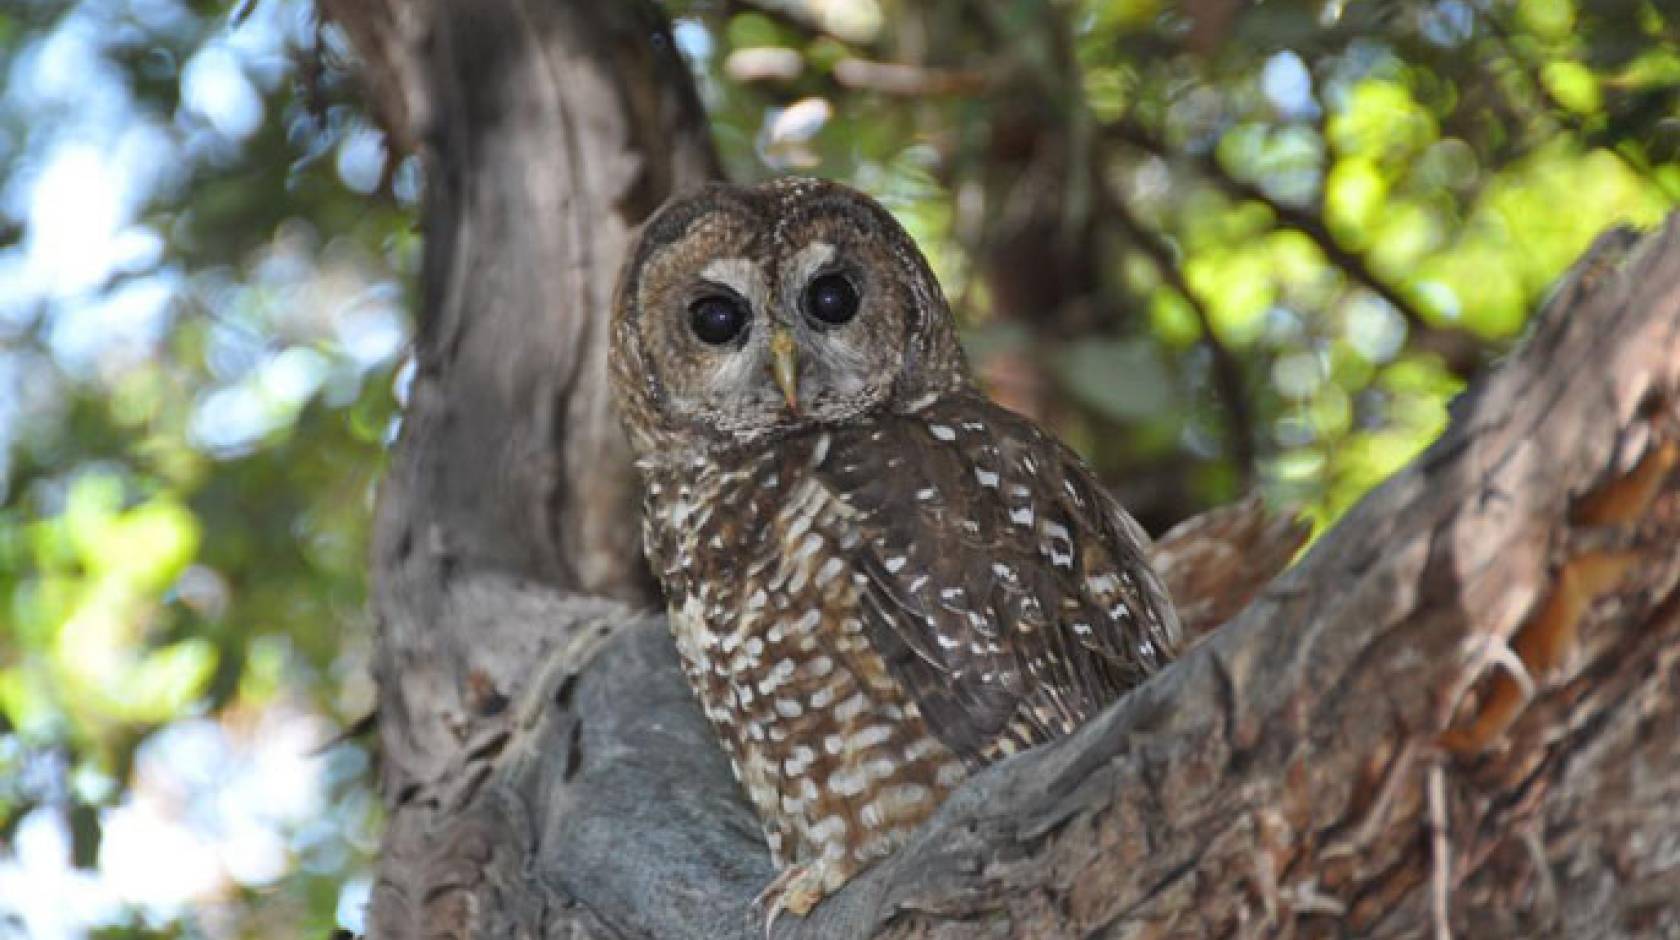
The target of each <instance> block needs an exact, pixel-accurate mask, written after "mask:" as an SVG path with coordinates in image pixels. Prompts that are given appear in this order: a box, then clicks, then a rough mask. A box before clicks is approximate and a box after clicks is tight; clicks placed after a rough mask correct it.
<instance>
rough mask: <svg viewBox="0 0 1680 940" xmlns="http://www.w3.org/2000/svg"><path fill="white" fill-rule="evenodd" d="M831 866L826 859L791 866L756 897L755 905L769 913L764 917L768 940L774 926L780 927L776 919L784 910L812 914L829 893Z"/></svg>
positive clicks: (797, 914) (765, 933) (802, 915)
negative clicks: (828, 884) (828, 879)
mask: <svg viewBox="0 0 1680 940" xmlns="http://www.w3.org/2000/svg"><path fill="white" fill-rule="evenodd" d="M827 868H828V866H827V865H826V864H825V863H824V862H823V861H822V860H820V859H819V860H818V861H814V862H807V863H805V864H803V865H789V866H788V867H786V868H784V869H782V873H781V874H779V875H777V876H776V880H775V881H772V882H770V885H769V887H766V888H765V889H764V890H763V891H761V892H759V895H758V897H757V898H754V899H753V906H754V907H756V908H759V909H760V910H762V911H764V912H765V913H766V915H768V916H766V918H765V920H764V936H765V938H766V940H768V938H769V936H770V930H771V928H773V927H775V926H776V918H777V917H780V916H781V915H782V912H783V911H787V912H788V913H790V914H794V915H796V916H798V917H804V916H805V915H806V914H809V913H811V908H813V907H816V906H817V902H818V901H821V900H822V899H823V898H825V897H827V896H828V892H829V887H828V886H827V885H825V884H824V882H825V881H827V876H828V871H827Z"/></svg>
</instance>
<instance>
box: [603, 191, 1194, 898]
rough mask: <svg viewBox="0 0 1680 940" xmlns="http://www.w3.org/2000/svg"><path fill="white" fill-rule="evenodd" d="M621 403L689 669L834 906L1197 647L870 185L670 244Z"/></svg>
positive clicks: (739, 204)
mask: <svg viewBox="0 0 1680 940" xmlns="http://www.w3.org/2000/svg"><path fill="white" fill-rule="evenodd" d="M614 308H615V309H614V315H613V324H612V330H613V336H612V352H611V370H612V383H613V389H614V394H615V395H616V398H617V403H618V406H619V410H620V413H621V415H622V417H623V420H624V423H625V427H626V430H627V431H628V434H629V437H630V440H631V442H632V447H633V450H634V452H635V454H636V457H637V466H638V467H639V469H640V472H641V475H642V479H643V484H644V491H645V502H644V516H643V524H644V538H645V542H646V549H647V556H648V559H649V561H650V562H651V564H652V566H653V569H654V572H655V573H656V574H657V575H658V577H659V578H660V580H661V581H662V583H663V585H664V588H665V592H666V597H667V600H668V603H669V610H670V623H671V629H672V632H673V634H674V636H675V639H676V645H677V649H678V652H679V653H680V656H681V660H682V666H683V670H684V672H685V674H686V676H687V678H688V681H689V683H690V684H691V685H692V686H693V689H694V692H695V694H696V695H697V696H698V698H699V701H700V704H701V706H702V708H703V709H704V711H705V713H706V716H707V718H708V719H709V720H710V721H711V723H712V725H713V726H714V727H715V728H716V730H717V733H718V736H719V738H720V739H721V740H722V743H723V746H724V748H725V750H726V751H727V752H728V754H729V757H730V760H731V763H732V766H733V767H734V771H735V775H736V777H737V778H738V779H739V780H740V782H741V784H742V785H743V786H744V788H745V789H746V792H747V794H748V796H749V797H750V799H751V801H752V803H753V806H754V807H755V808H756V810H757V812H758V815H759V817H760V819H761V821H762V822H763V826H764V833H765V838H766V840H767V842H768V843H769V848H770V853H771V855H772V857H773V858H774V861H775V864H776V866H777V868H778V869H779V871H780V874H779V875H778V877H777V878H776V880H775V881H774V882H773V883H772V884H771V885H770V886H769V887H768V888H767V889H766V892H765V895H764V896H763V899H762V900H763V901H764V902H765V903H766V904H767V906H768V907H769V910H770V913H771V917H772V919H773V918H774V916H775V915H776V914H777V913H779V912H780V911H783V910H786V911H790V912H793V913H795V914H804V913H806V912H807V911H809V910H810V909H811V907H812V906H813V905H815V904H816V903H817V902H818V901H820V900H821V899H822V898H823V897H824V896H826V895H827V894H829V893H830V892H832V891H834V890H835V889H836V888H838V887H839V886H840V885H842V884H843V883H845V882H846V880H847V879H849V878H851V877H852V876H853V875H854V874H856V873H857V872H859V871H860V870H862V869H864V868H866V867H867V866H869V865H870V864H871V863H873V862H874V861H876V860H878V859H880V858H883V857H884V856H887V855H889V854H890V853H892V852H893V851H894V849H896V848H897V847H898V846H900V845H901V844H903V843H904V841H905V840H906V838H907V836H908V835H909V833H910V832H911V831H912V829H913V828H914V827H915V826H916V825H917V824H918V823H920V822H921V821H922V820H923V819H925V818H927V816H928V815H930V814H931V813H932V812H933V810H934V809H935V808H936V807H937V806H938V805H939V803H940V801H941V800H942V799H943V798H944V797H945V795H946V794H947V793H949V792H950V791H951V789H952V788H953V787H955V786H956V785H957V784H958V783H959V782H960V781H961V780H962V779H963V778H964V777H965V776H967V775H968V774H969V773H971V772H972V771H974V770H976V769H978V768H980V767H983V766H985V765H987V764H989V763H992V762H994V761H997V760H1000V759H1002V758H1004V757H1006V756H1008V755H1010V754H1013V753H1015V752H1016V751H1018V750H1020V749H1022V748H1026V747H1030V746H1032V745H1034V744H1037V743H1039V742H1042V741H1046V740H1049V739H1051V738H1055V737H1058V736H1061V735H1064V734H1067V733H1068V732H1069V731H1071V730H1072V729H1073V728H1074V727H1075V726H1076V725H1078V724H1079V723H1080V722H1082V721H1084V720H1085V719H1087V718H1089V717H1090V716H1092V715H1093V714H1094V713H1095V712H1097V711H1098V710H1100V709H1101V708H1102V707H1103V706H1104V705H1106V704H1107V703H1109V702H1111V701H1113V700H1114V699H1115V698H1116V697H1118V696H1119V695H1121V694H1122V693H1124V692H1125V691H1127V690H1128V689H1130V688H1132V687H1133V686H1136V685H1137V684H1138V683H1140V682H1142V681H1143V680H1144V679H1145V678H1147V677H1148V676H1149V675H1150V674H1151V673H1153V672H1155V671H1156V670H1157V669H1159V668H1160V667H1161V666H1162V664H1163V663H1165V662H1166V661H1167V660H1168V659H1169V658H1170V657H1171V655H1172V653H1173V651H1174V648H1175V646H1176V645H1177V643H1178V640H1179V625H1178V620H1177V618H1176V616H1175V614H1174V612H1173V608H1172V604H1171V602H1170V601H1169V600H1168V597H1167V594H1166V590H1165V588H1164V587H1163V586H1162V584H1161V582H1160V580H1159V579H1158V578H1157V577H1156V575H1155V573H1154V572H1153V571H1152V570H1150V567H1149V564H1148V562H1147V560H1146V554H1147V537H1146V536H1145V535H1144V533H1143V531H1142V530H1141V529H1140V528H1139V527H1138V525H1137V523H1136V522H1135V521H1133V519H1132V518H1131V517H1130V516H1129V515H1127V514H1126V511H1125V510H1124V509H1122V508H1121V507H1120V505H1119V504H1118V503H1116V502H1115V501H1114V499H1113V498H1112V497H1110V496H1109V495H1108V493H1106V492H1105V491H1104V490H1103V488H1102V487H1101V486H1100V485H1099V484H1098V483H1097V481H1096V480H1095V479H1094V477H1093V476H1092V474H1091V471H1090V470H1089V468H1087V467H1086V466H1085V464H1084V463H1083V462H1081V460H1080V459H1079V458H1078V457H1077V456H1076V455H1075V454H1074V453H1073V452H1072V451H1070V450H1069V449H1068V448H1067V447H1065V446H1063V445H1062V444H1061V443H1060V442H1058V441H1057V440H1055V439H1054V438H1053V437H1051V436H1050V435H1048V434H1046V433H1045V432H1044V431H1043V430H1041V429H1040V428H1039V427H1037V426H1036V425H1034V424H1033V423H1032V422H1031V421H1029V420H1027V419H1026V418H1023V417H1021V416H1019V415H1016V414H1014V413H1012V412H1009V411H1007V410H1005V409H1003V408H1001V407H999V406H997V405H995V404H993V403H991V402H990V401H988V400H987V399H986V398H985V397H984V396H983V395H982V394H981V393H980V392H979V391H978V390H976V388H975V387H974V384H973V383H972V381H971V380H970V378H969V373H968V368H967V366H966V364H965V362H964V359H963V354H962V351H961V349H960V347H959V346H958V342H957V335H956V330H955V325H954V323H953V321H952V318H951V313H950V309H949V307H948V305H947V303H946V301H945V298H944V295H943V293H942V291H941V290H940V287H939V284H938V282H937V281H936V280H935V279H934V277H933V273H932V271H931V270H930V269H929V267H928V265H927V262H926V260H925V259H924V258H923V257H922V255H921V254H920V252H918V251H917V249H916V247H915V245H914V243H913V242H912V241H911V240H910V238H909V236H908V235H907V234H906V233H905V232H904V230H903V229H902V228H900V227H899V225H898V224H897V223H896V222H895V221H894V219H893V218H892V216H891V215H889V214H888V213H887V212H886V210H884V209H883V208H882V207H881V206H880V205H878V204H877V203H875V202H874V201H873V200H871V199H869V198H868V197H866V196H864V195H862V194H861V193H857V192H855V191H853V190H850V189H847V188H845V187H843V186H840V185H837V184H834V183H828V182H821V181H816V180H809V179H782V180H777V181H774V182H770V183H766V184H763V185H759V186H755V187H750V188H743V187H733V186H721V185H719V186H711V187H708V188H706V189H703V190H700V191H698V192H695V193H693V194H692V195H688V196H686V197H683V198H679V199H677V200H675V201H673V202H672V203H670V204H668V205H667V206H665V207H664V208H663V209H661V210H660V211H659V213H657V214H656V215H655V216H654V217H653V218H652V219H651V220H649V222H648V224H647V225H646V227H645V228H644V230H643V232H642V234H641V236H640V239H639V241H638V243H637V244H636V246H635V247H634V248H633V249H632V251H631V254H630V256H629V259H628V261H627V262H626V264H625V268H624V272H623V275H622V276H621V278H620V281H619V286H618V292H617V297H616V301H615V304H614Z"/></svg>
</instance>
